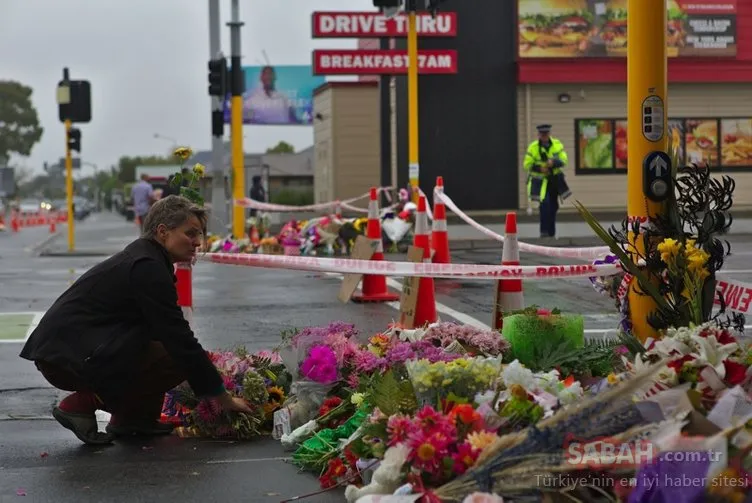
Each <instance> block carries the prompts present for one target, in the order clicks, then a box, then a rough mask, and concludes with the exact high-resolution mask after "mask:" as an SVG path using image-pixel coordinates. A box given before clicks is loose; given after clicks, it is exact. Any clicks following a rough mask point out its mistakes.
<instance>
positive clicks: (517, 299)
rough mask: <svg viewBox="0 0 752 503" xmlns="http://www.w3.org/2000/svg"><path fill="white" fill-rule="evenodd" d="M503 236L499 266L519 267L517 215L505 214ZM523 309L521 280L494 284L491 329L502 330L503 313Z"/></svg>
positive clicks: (507, 280) (508, 280)
mask: <svg viewBox="0 0 752 503" xmlns="http://www.w3.org/2000/svg"><path fill="white" fill-rule="evenodd" d="M504 234H505V236H504V249H503V250H502V252H501V265H520V248H519V244H518V243H517V213H514V212H509V213H507V221H506V226H505V229H504ZM524 308H525V300H524V298H523V296H522V280H521V279H502V280H499V281H498V282H497V283H496V306H495V309H494V319H493V328H494V329H495V330H499V329H501V328H502V325H503V318H504V313H508V312H510V311H518V310H520V309H524Z"/></svg>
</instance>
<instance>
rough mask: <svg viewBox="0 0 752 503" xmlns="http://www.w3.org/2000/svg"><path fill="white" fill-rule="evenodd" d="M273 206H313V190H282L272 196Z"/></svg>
mask: <svg viewBox="0 0 752 503" xmlns="http://www.w3.org/2000/svg"><path fill="white" fill-rule="evenodd" d="M271 202H272V203H273V204H286V205H290V206H305V205H308V204H313V189H298V190H296V189H282V190H279V191H275V192H274V193H273V194H272V197H271Z"/></svg>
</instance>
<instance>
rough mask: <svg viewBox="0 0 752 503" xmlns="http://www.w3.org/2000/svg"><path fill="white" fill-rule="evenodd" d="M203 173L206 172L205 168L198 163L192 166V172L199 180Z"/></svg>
mask: <svg viewBox="0 0 752 503" xmlns="http://www.w3.org/2000/svg"><path fill="white" fill-rule="evenodd" d="M205 171H206V167H205V166H204V165H203V164H201V163H200V162H197V163H196V164H194V165H193V172H194V173H196V174H197V175H198V176H199V178H203V176H204V172H205Z"/></svg>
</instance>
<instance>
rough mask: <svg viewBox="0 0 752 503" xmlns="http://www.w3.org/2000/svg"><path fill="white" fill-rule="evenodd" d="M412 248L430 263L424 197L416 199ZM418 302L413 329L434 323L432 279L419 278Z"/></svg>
mask: <svg viewBox="0 0 752 503" xmlns="http://www.w3.org/2000/svg"><path fill="white" fill-rule="evenodd" d="M413 246H415V247H416V248H422V249H423V262H431V243H430V238H429V236H428V217H427V216H426V197H425V196H420V197H419V198H418V212H417V213H416V214H415V238H414V239H413ZM418 284H419V286H418V300H417V302H416V303H415V317H414V319H413V326H414V327H416V328H417V327H422V326H425V325H430V324H431V323H435V322H436V319H437V316H436V293H435V292H434V283H433V278H420V282H419V283H418Z"/></svg>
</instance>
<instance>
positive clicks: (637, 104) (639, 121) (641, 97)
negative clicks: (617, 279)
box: [627, 0, 673, 342]
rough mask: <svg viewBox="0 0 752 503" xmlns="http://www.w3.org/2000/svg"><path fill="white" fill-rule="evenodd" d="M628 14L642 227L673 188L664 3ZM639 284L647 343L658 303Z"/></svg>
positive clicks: (632, 154) (634, 207)
mask: <svg viewBox="0 0 752 503" xmlns="http://www.w3.org/2000/svg"><path fill="white" fill-rule="evenodd" d="M627 17H628V19H629V23H628V25H627V39H628V40H629V44H628V49H627V106H628V108H627V117H628V131H627V133H628V136H629V147H628V148H629V152H628V159H629V160H628V166H627V216H628V217H629V219H630V221H639V222H640V225H641V226H643V227H644V226H645V225H649V224H650V221H651V220H653V219H655V217H656V216H659V215H660V214H661V213H663V212H664V211H665V208H664V204H663V201H664V200H665V199H666V198H667V197H668V194H669V191H672V190H673V184H672V179H671V159H670V157H669V156H668V155H667V154H666V150H667V146H668V137H667V136H666V129H667V128H666V125H667V121H666V118H667V117H668V114H667V107H666V98H667V94H668V84H667V81H668V78H667V68H668V65H667V59H666V55H667V54H666V29H667V26H666V24H667V21H666V18H667V10H666V2H663V1H656V0H629V3H628V7H627ZM641 234H642V230H640V231H639V232H638V234H637V235H635V233H633V232H630V233H629V240H630V243H633V244H634V246H635V247H636V248H637V250H638V252H640V253H642V252H644V243H643V239H642V236H641ZM633 259H634V260H636V259H637V257H634V258H633ZM636 288H638V287H637V285H636V281H635V280H634V279H633V280H632V285H631V288H630V289H629V308H630V315H631V321H632V330H633V333H634V335H635V336H636V337H638V338H639V339H640V340H641V341H643V342H644V341H645V340H646V339H647V338H648V337H654V338H657V333H656V331H655V329H653V328H652V327H651V326H650V325H649V324H648V321H647V318H648V315H649V314H650V313H651V312H654V311H655V309H656V304H655V301H654V300H653V299H652V298H651V297H649V296H647V295H640V293H639V292H638V291H636V290H635V289H636Z"/></svg>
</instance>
